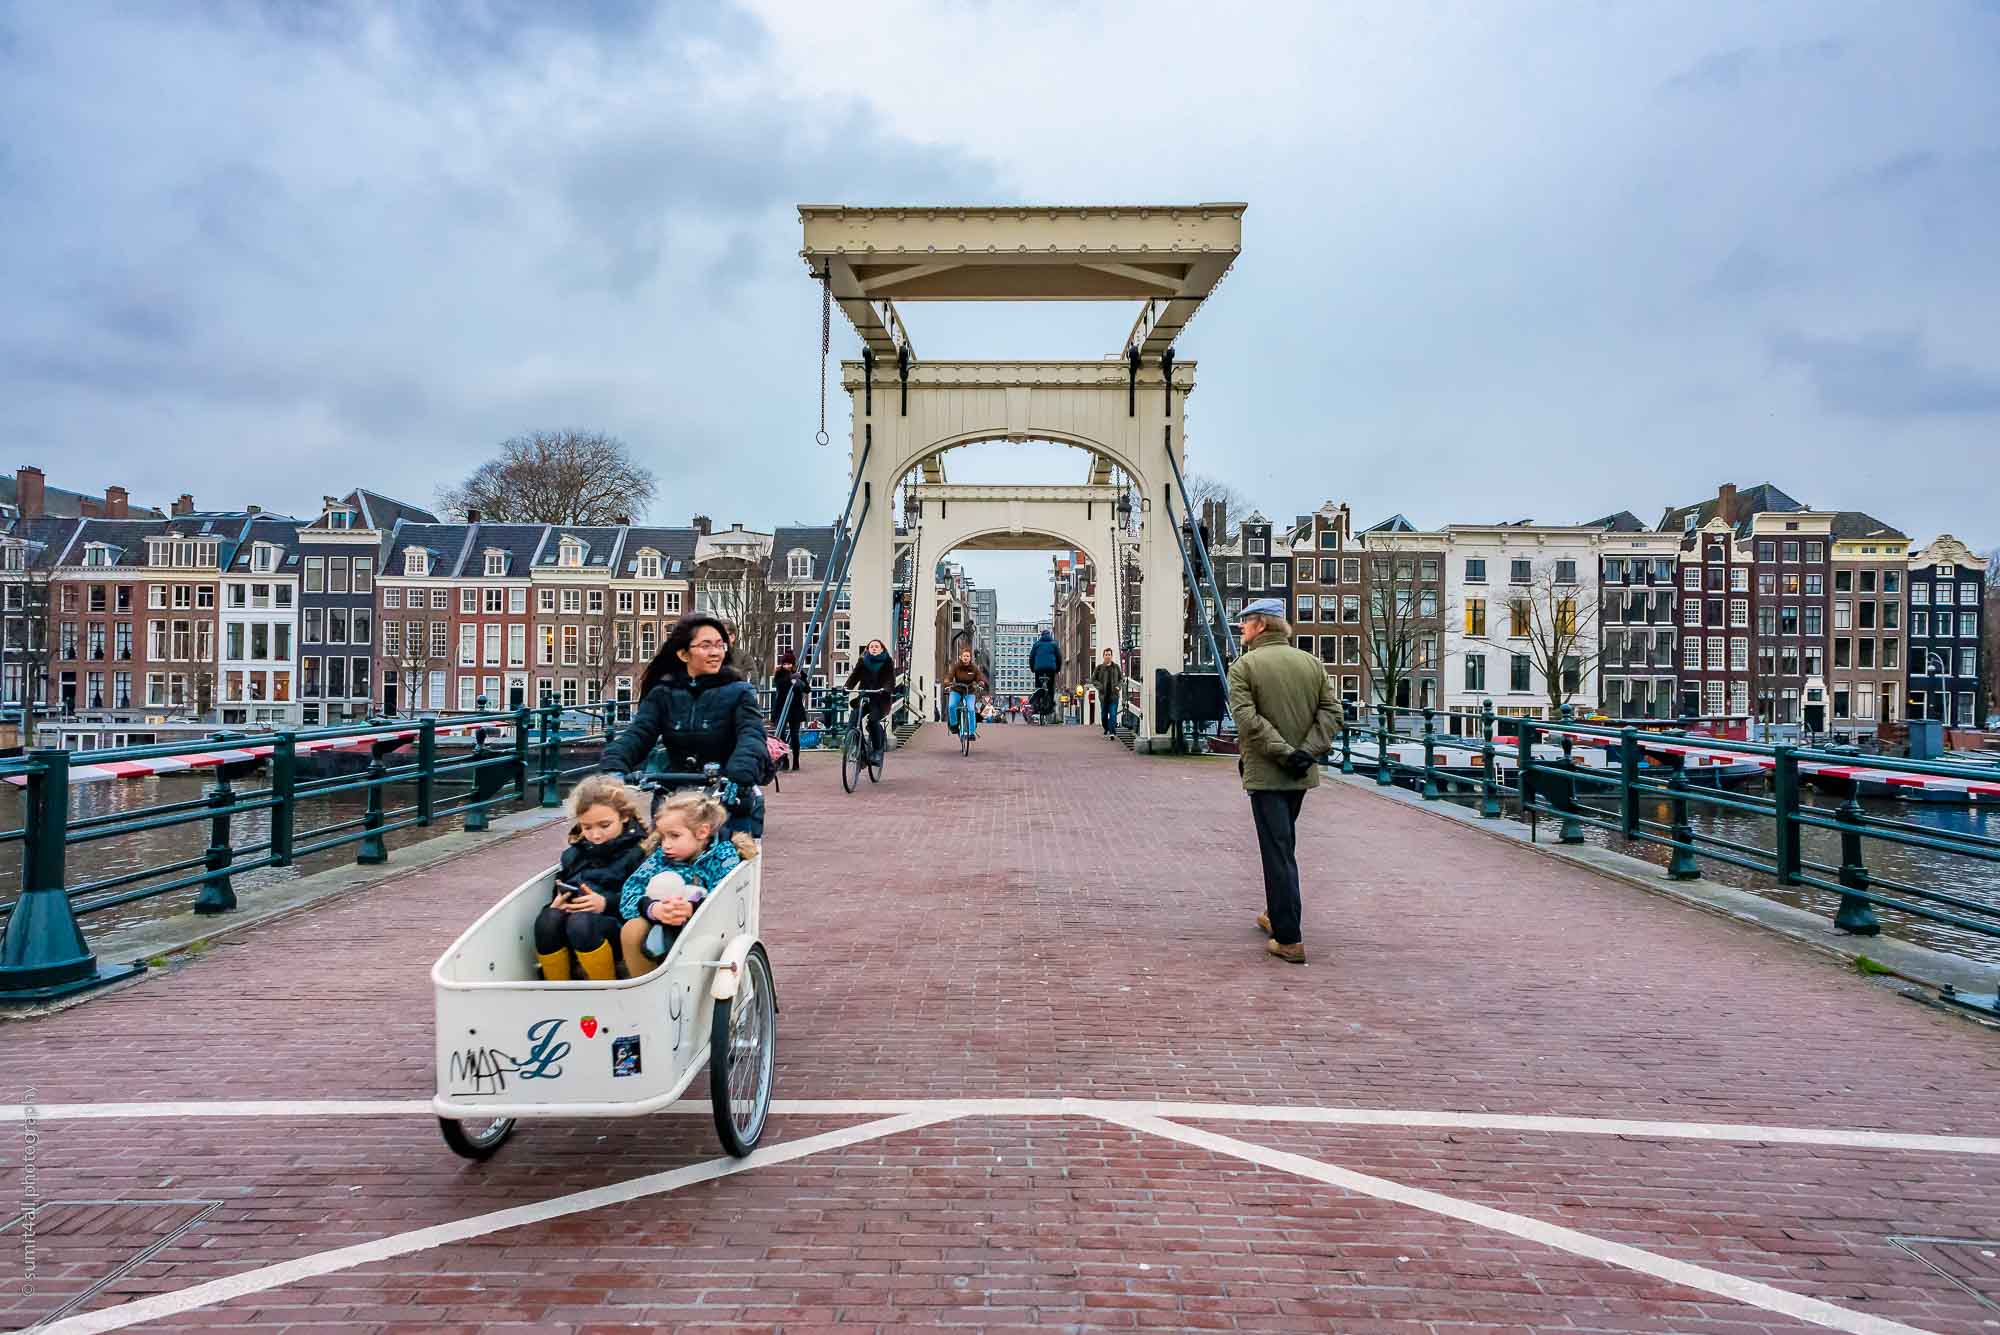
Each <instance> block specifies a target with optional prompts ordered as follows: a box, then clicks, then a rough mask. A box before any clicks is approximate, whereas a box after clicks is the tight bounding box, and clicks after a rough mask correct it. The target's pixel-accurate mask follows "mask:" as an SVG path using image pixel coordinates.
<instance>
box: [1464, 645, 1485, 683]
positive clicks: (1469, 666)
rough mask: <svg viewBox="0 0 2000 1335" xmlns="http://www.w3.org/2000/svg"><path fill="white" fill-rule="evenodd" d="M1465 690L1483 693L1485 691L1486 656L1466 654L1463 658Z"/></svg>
mask: <svg viewBox="0 0 2000 1335" xmlns="http://www.w3.org/2000/svg"><path fill="white" fill-rule="evenodd" d="M1465 689H1466V690H1468V691H1483V690H1485V689H1486V655H1485V654H1467V655H1466V656H1465Z"/></svg>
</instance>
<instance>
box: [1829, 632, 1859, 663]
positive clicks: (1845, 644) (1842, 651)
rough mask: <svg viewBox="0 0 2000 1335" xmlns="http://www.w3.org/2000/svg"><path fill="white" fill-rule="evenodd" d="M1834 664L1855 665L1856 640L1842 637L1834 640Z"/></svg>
mask: <svg viewBox="0 0 2000 1335" xmlns="http://www.w3.org/2000/svg"><path fill="white" fill-rule="evenodd" d="M1833 665H1834V666H1835V667H1836V668H1845V667H1853V666H1854V641H1852V640H1849V639H1845V638H1841V639H1836V640H1835V641H1834V642H1833Z"/></svg>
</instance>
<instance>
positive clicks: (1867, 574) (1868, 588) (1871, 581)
mask: <svg viewBox="0 0 2000 1335" xmlns="http://www.w3.org/2000/svg"><path fill="white" fill-rule="evenodd" d="M1861 592H1863V593H1873V592H1875V572H1874V571H1872V570H1864V571H1862V572H1861Z"/></svg>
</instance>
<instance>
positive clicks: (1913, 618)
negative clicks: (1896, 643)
mask: <svg viewBox="0 0 2000 1335" xmlns="http://www.w3.org/2000/svg"><path fill="white" fill-rule="evenodd" d="M1945 615H1946V616H1950V613H1946V614H1945ZM1930 633H1931V614H1930V613H1929V612H1912V613H1910V638H1911V639H1915V640H1923V639H1928V638H1930Z"/></svg>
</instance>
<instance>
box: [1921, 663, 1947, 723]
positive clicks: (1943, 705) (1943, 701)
mask: <svg viewBox="0 0 2000 1335" xmlns="http://www.w3.org/2000/svg"><path fill="white" fill-rule="evenodd" d="M1924 675H1925V676H1926V677H1936V678H1937V679H1938V685H1939V687H1940V688H1941V689H1942V691H1943V695H1942V696H1941V697H1940V699H1939V701H1938V705H1939V710H1938V712H1939V713H1940V714H1942V715H1943V718H1942V719H1941V720H1940V721H1941V722H1944V723H1950V722H1951V683H1952V681H1953V680H1954V678H1953V676H1952V672H1951V657H1950V655H1948V654H1944V653H1940V652H1939V651H1938V650H1936V649H1926V650H1924ZM1930 716H1931V693H1930V692H1929V691H1925V692H1924V717H1925V718H1929V717H1930Z"/></svg>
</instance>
